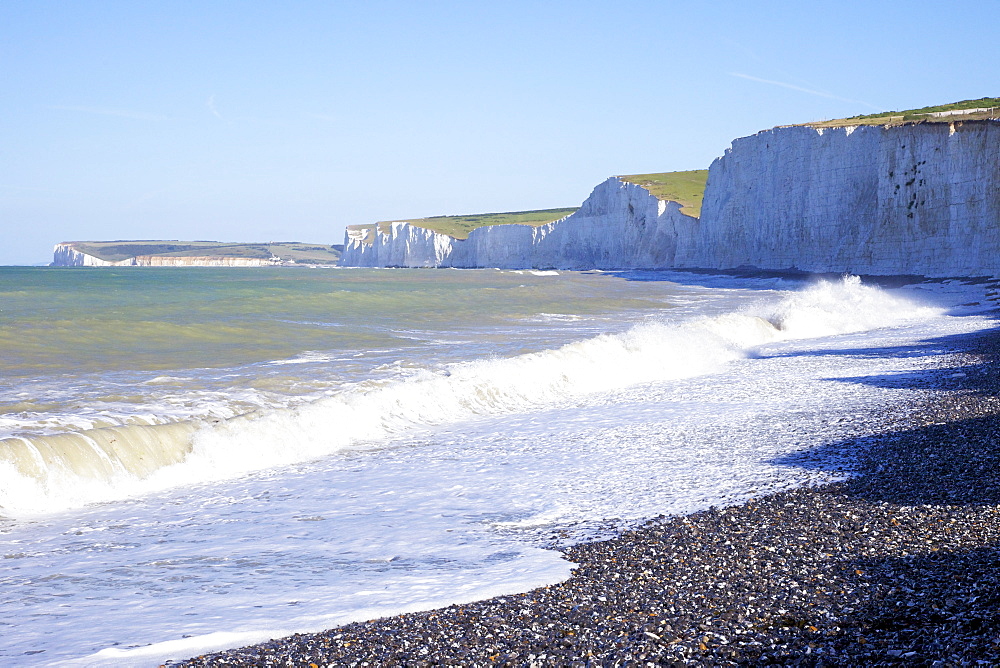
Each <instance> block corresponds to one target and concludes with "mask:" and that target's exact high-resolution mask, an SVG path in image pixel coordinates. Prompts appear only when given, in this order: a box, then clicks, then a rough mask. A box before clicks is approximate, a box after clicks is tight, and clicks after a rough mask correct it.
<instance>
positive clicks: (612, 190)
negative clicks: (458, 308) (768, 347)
mask: <svg viewBox="0 0 1000 668" xmlns="http://www.w3.org/2000/svg"><path fill="white" fill-rule="evenodd" d="M680 208H681V207H680V205H679V204H677V203H676V202H667V201H663V200H659V199H657V198H656V197H654V196H653V195H651V194H650V193H649V191H648V190H646V189H645V188H642V187H641V186H637V185H635V184H633V183H627V182H625V181H622V180H621V179H619V178H617V177H612V178H610V179H608V180H607V181H605V182H604V183H602V184H600V185H599V186H597V187H596V188H595V189H594V192H593V193H591V195H590V197H589V198H587V200H586V201H585V202H584V203H583V205H582V206H581V207H580V209H578V210H577V211H576V212H575V213H573V214H571V215H569V216H567V217H566V218H563V219H561V220H557V221H555V222H553V223H548V224H546V225H540V226H537V227H534V226H530V225H491V226H486V227H480V228H478V229H475V230H473V231H472V232H471V233H470V234H469V238H468V239H455V238H452V237H449V236H447V235H444V234H438V233H436V232H432V231H431V230H427V229H424V228H421V227H416V226H414V225H411V224H409V223H392V224H391V225H390V228H389V232H388V233H376V234H374V238H373V239H371V241H370V243H369V241H368V240H367V239H365V238H364V237H363V236H362V234H360V233H358V232H355V231H353V230H348V232H347V235H346V238H345V241H344V252H343V255H341V259H340V264H341V266H349V267H461V268H473V267H498V268H501V269H527V268H532V267H534V268H541V269H627V268H631V269H636V268H665V267H670V266H673V265H674V261H675V256H676V254H677V251H678V247H682V246H684V245H685V244H689V243H690V242H691V240H692V238H693V237H692V235H693V233H694V231H695V230H696V229H697V227H698V219H697V218H692V217H691V216H687V215H684V214H682V213H680Z"/></svg>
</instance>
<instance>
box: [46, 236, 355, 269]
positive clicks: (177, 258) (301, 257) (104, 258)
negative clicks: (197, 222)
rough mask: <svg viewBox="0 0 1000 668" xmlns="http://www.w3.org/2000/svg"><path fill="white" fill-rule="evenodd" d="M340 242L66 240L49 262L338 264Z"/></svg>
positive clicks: (87, 264) (116, 264)
mask: <svg viewBox="0 0 1000 668" xmlns="http://www.w3.org/2000/svg"><path fill="white" fill-rule="evenodd" d="M342 250H343V246H339V245H331V246H324V245H321V244H309V243H302V242H297V241H282V242H273V241H269V242H266V243H224V242H219V241H67V242H63V243H60V244H56V246H55V249H54V250H53V258H52V265H51V266H53V267H274V266H295V265H298V266H302V265H327V266H332V265H335V264H337V261H338V260H339V259H340V253H341V251H342Z"/></svg>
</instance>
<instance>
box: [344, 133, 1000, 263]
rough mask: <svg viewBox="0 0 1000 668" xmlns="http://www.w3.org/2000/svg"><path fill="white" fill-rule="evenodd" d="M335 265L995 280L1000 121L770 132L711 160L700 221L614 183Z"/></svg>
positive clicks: (415, 234)
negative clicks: (548, 215)
mask: <svg viewBox="0 0 1000 668" xmlns="http://www.w3.org/2000/svg"><path fill="white" fill-rule="evenodd" d="M375 237H376V238H375V241H374V243H373V244H371V245H366V244H364V243H362V242H361V241H359V240H357V239H354V240H352V239H351V238H350V237H349V238H348V239H347V249H346V250H345V253H344V256H343V258H342V260H341V264H343V265H349V266H398V267H500V268H529V267H534V268H540V269H545V268H556V269H631V268H650V269H659V268H671V267H676V268H707V269H734V268H739V267H755V268H759V269H776V270H786V269H797V270H802V271H818V272H854V273H863V274H882V275H889V274H923V275H927V276H983V275H1000V122H998V121H992V120H986V121H966V122H955V123H951V124H948V123H918V124H904V125H891V126H860V127H839V128H826V129H818V128H811V127H802V126H798V127H786V128H775V129H773V130H767V131H765V132H760V133H758V134H756V135H753V136H751V137H745V138H742V139H737V140H736V141H734V142H733V145H732V147H731V148H730V149H729V150H727V151H726V153H725V155H723V156H722V157H721V158H718V159H717V160H716V161H715V162H714V163H713V164H712V166H711V168H710V170H709V176H708V185H707V187H706V190H705V199H704V203H703V205H702V211H701V218H700V219H696V218H692V217H690V216H686V215H684V214H682V213H680V206H679V205H678V204H677V203H675V202H668V201H661V200H658V199H657V198H656V197H654V196H652V195H651V194H650V193H649V192H648V191H646V190H645V189H644V188H642V187H641V186H638V185H634V184H631V183H626V182H623V181H621V180H620V179H617V178H611V179H608V180H607V181H605V182H604V183H602V184H601V185H599V186H598V187H597V188H595V189H594V191H593V193H592V194H591V195H590V197H589V198H588V199H587V201H586V202H584V203H583V206H582V207H581V208H580V209H579V210H578V211H577V212H576V213H574V214H573V215H571V216H569V217H567V218H564V219H563V220H561V221H557V222H555V223H550V224H549V225H545V226H542V227H538V228H532V227H527V226H523V225H501V226H495V227H484V228H479V229H477V230H475V231H473V232H472V234H470V235H469V239H468V240H465V241H458V240H455V239H452V238H450V237H446V236H444V235H440V234H435V233H434V232H430V231H428V230H424V229H421V228H415V227H412V226H410V225H407V224H404V223H395V224H393V226H392V229H391V231H390V233H389V234H376V235H375Z"/></svg>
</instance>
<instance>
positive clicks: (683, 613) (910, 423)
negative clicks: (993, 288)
mask: <svg viewBox="0 0 1000 668" xmlns="http://www.w3.org/2000/svg"><path fill="white" fill-rule="evenodd" d="M953 348H954V353H953V354H951V355H949V356H947V357H946V358H945V359H944V360H943V365H942V368H940V369H937V370H934V371H931V372H926V373H920V374H916V375H915V376H914V377H911V378H906V379H897V380H894V381H892V382H899V383H902V384H905V385H906V386H907V387H919V388H922V389H926V390H927V392H926V393H925V396H926V397H927V399H926V400H924V401H921V402H919V403H917V404H916V405H910V406H908V407H907V408H905V409H902V410H896V411H894V412H892V413H891V414H887V415H885V416H884V423H885V424H887V425H889V429H888V430H887V432H886V433H883V435H881V436H878V437H875V438H872V439H870V442H868V443H865V444H864V446H865V447H864V448H862V450H861V451H862V453H863V454H862V455H861V456H860V461H859V462H858V465H857V469H856V472H855V475H854V476H853V477H852V478H850V479H849V480H846V481H843V482H837V483H833V484H827V485H824V486H819V487H812V488H802V489H798V490H794V491H790V492H782V493H779V494H774V495H770V496H765V497H761V498H757V499H754V500H752V501H749V502H747V503H744V504H742V505H737V506H732V507H728V508H721V509H716V508H713V509H709V510H706V511H702V512H699V513H695V514H693V515H688V516H684V517H660V518H655V519H652V520H650V521H649V522H648V523H647V524H645V525H644V526H642V527H641V528H638V529H636V530H632V531H627V532H625V533H623V534H622V535H620V536H617V537H615V538H612V539H610V540H603V541H598V542H590V543H583V544H578V545H574V546H571V547H567V548H563V551H564V552H565V555H566V558H567V559H569V560H570V561H572V562H573V563H575V564H578V566H577V567H576V569H575V571H574V573H573V575H572V576H571V577H570V578H569V579H568V580H566V581H565V582H562V583H560V584H556V585H552V586H549V587H544V588H541V589H536V590H533V591H529V592H526V593H523V594H518V595H510V596H502V597H497V598H493V599H489V600H484V601H479V602H475V603H471V604H467V605H456V606H451V607H448V608H444V609H438V610H430V611H426V612H420V613H412V614H406V615H400V616H397V617H391V618H385V619H377V620H371V621H367V622H361V623H354V624H349V625H346V626H342V627H338V628H335V629H331V630H329V631H325V632H322V633H316V634H301V635H294V636H291V637H287V638H281V639H276V640H272V641H270V642H267V643H263V644H260V645H255V646H251V647H244V648H240V649H233V650H227V651H224V652H219V653H214V654H206V655H204V656H199V657H196V658H191V659H188V660H186V661H183V662H170V663H168V664H167V665H170V666H182V665H183V666H309V665H311V664H313V665H315V666H434V665H468V666H490V665H496V666H647V665H652V666H659V665H706V666H709V665H711V666H727V665H778V666H788V665H801V666H849V665H907V666H922V665H926V666H967V665H998V664H1000V442H998V436H1000V399H998V394H1000V372H998V371H1000V366H998V365H1000V333H998V332H997V331H990V332H987V333H985V334H980V335H975V336H971V337H964V338H962V339H961V340H958V341H955V342H954V346H953ZM886 382H888V381H886ZM821 447H826V448H835V447H837V444H832V445H827V446H821Z"/></svg>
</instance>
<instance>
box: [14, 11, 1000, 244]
mask: <svg viewBox="0 0 1000 668" xmlns="http://www.w3.org/2000/svg"><path fill="white" fill-rule="evenodd" d="M997 26H1000V4H998V3H994V2H983V1H982V0H977V1H976V2H966V1H963V0H959V1H953V2H948V3H920V2H909V3H903V2H877V1H872V0H869V1H868V2H864V3H860V2H859V3H851V2H839V3H822V4H816V3H803V2H801V0H797V1H796V2H747V1H745V0H744V1H743V2H727V1H720V0H716V1H715V2H702V1H690V2H670V1H660V2H653V1H647V2H642V1H629V0H622V1H619V2H615V3H611V2H607V1H602V2H589V1H587V0H577V1H575V2H537V1H533V2H518V1H509V2H477V1H475V0H465V1H462V2H434V1H433V0H430V1H426V2H380V1H378V0H375V1H371V2H336V1H330V2H309V1H299V2H295V1H289V2H253V1H249V0H247V1H241V2H219V1H212V0H204V1H187V0H171V1H169V2H155V1H141V0H133V1H120V2H114V1H106V2H97V1H88V0H77V1H75V2H64V1H61V0H60V1H51V0H3V1H2V2H0V68H2V72H3V74H2V76H0V102H2V104H0V128H2V130H0V229H2V230H3V231H4V243H3V244H2V245H0V264H35V263H44V262H48V261H49V260H50V259H51V248H52V245H53V244H55V243H57V242H59V241H76V240H104V239H214V240H222V241H268V240H275V241H277V240H301V241H311V242H322V243H341V242H342V239H343V229H344V226H345V225H347V224H352V223H367V222H374V221H376V220H390V219H396V218H411V217H418V216H429V215H442V214H458V213H480V212H489V211H511V210H524V209H538V208H549V207H561V206H575V205H578V204H579V203H580V202H582V201H583V200H584V199H585V198H586V197H587V195H588V194H589V193H590V191H591V190H592V189H593V187H594V186H595V185H597V184H598V183H600V182H601V181H603V180H604V179H605V178H606V177H608V176H610V175H614V174H630V173H641V172H657V171H670V170H681V169H698V168H705V167H707V166H708V165H709V163H710V162H711V161H712V160H713V159H714V158H715V157H717V156H719V155H721V154H722V152H723V151H724V150H725V149H726V148H727V147H728V146H729V143H730V141H731V140H732V139H734V138H736V137H739V136H744V135H748V134H752V133H754V132H756V131H758V130H761V129H765V128H769V127H773V126H775V125H781V124H787V123H797V122H805V121H811V120H819V119H824V118H837V117H842V116H849V115H854V114H859V113H870V112H873V111H879V110H886V109H904V108H912V107H919V106H924V105H928V104H940V103H944V102H950V101H956V100H962V99H968V98H978V97H983V96H1000V83H998V77H997V70H998V67H1000V66H998V65H997V64H996V63H998V62H1000V57H998V56H1000V40H997V39H996V30H997Z"/></svg>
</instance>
